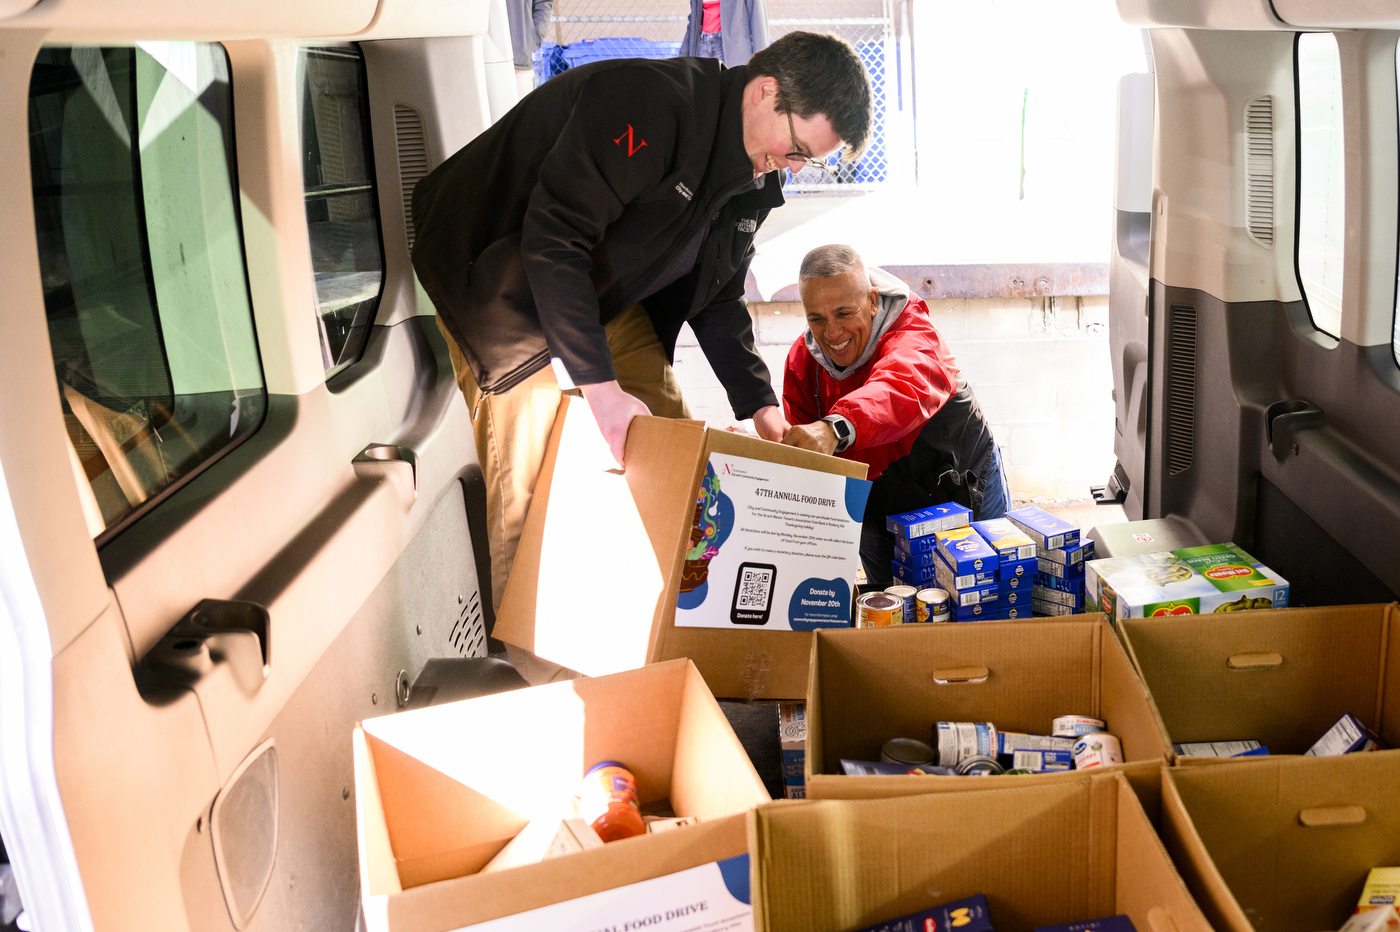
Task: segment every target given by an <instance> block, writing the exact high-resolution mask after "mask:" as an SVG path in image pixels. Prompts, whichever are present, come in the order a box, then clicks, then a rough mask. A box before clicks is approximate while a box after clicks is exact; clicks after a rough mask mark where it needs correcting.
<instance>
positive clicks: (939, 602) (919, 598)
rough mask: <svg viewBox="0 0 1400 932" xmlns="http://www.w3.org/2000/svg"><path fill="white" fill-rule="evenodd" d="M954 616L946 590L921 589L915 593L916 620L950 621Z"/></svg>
mask: <svg viewBox="0 0 1400 932" xmlns="http://www.w3.org/2000/svg"><path fill="white" fill-rule="evenodd" d="M952 617H953V616H952V610H951V609H950V608H949V606H948V593H947V591H946V590H944V589H920V590H919V591H918V592H916V593H914V619H915V620H916V621H921V622H927V621H948V620H950V619H951V618H952Z"/></svg>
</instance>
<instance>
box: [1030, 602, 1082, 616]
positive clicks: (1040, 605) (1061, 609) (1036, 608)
mask: <svg viewBox="0 0 1400 932" xmlns="http://www.w3.org/2000/svg"><path fill="white" fill-rule="evenodd" d="M1083 611H1084V610H1083V609H1082V608H1075V607H1074V606H1073V605H1061V604H1059V603H1058V602H1045V601H1043V600H1041V599H1034V598H1033V599H1031V612H1032V613H1033V614H1036V615H1050V616H1056V615H1079V614H1081V613H1083Z"/></svg>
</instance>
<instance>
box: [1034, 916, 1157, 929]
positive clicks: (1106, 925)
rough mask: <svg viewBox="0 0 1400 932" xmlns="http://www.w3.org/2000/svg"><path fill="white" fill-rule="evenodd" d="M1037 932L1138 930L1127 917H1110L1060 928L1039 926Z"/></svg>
mask: <svg viewBox="0 0 1400 932" xmlns="http://www.w3.org/2000/svg"><path fill="white" fill-rule="evenodd" d="M1035 932H1137V929H1136V928H1135V927H1134V926H1133V921H1132V920H1131V919H1129V918H1128V917H1127V916H1108V917H1106V918H1104V919H1089V920H1086V921H1084V922H1066V923H1065V924H1063V925H1058V926H1038V927H1037V928H1036V930H1035Z"/></svg>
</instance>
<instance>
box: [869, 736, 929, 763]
mask: <svg viewBox="0 0 1400 932" xmlns="http://www.w3.org/2000/svg"><path fill="white" fill-rule="evenodd" d="M880 759H881V760H883V761H885V762H886V763H888V764H931V763H933V748H931V747H929V746H928V745H927V744H925V743H924V742H922V741H919V740H918V739H917V738H891V739H890V740H888V741H886V742H885V744H884V747H882V748H880Z"/></svg>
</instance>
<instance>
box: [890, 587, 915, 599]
mask: <svg viewBox="0 0 1400 932" xmlns="http://www.w3.org/2000/svg"><path fill="white" fill-rule="evenodd" d="M885 592H887V593H889V594H890V595H892V596H894V597H895V598H896V599H907V598H909V597H910V596H912V595H913V594H914V593H915V592H918V590H917V589H915V588H914V587H913V586H890V587H889V588H887V589H886V590H885Z"/></svg>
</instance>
